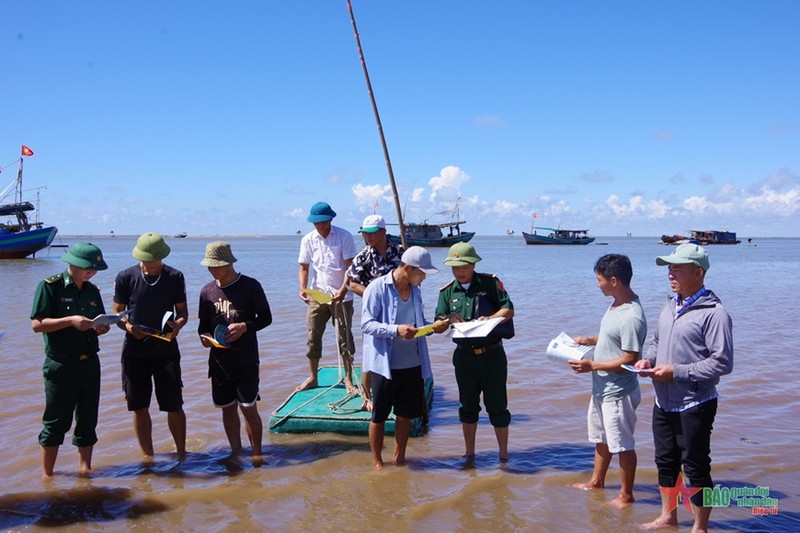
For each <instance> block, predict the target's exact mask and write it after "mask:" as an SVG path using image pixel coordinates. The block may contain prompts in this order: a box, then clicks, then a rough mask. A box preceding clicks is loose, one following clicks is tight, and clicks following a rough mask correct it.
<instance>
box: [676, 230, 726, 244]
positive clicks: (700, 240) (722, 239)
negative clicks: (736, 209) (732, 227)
mask: <svg viewBox="0 0 800 533" xmlns="http://www.w3.org/2000/svg"><path fill="white" fill-rule="evenodd" d="M690 234H691V236H689V237H685V236H683V235H671V236H670V235H662V236H661V242H662V243H663V244H687V243H690V244H701V245H703V246H707V245H709V244H739V243H740V242H742V241H741V240H739V239H737V238H736V232H734V231H727V230H726V231H719V230H691V231H690Z"/></svg>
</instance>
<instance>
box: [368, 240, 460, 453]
mask: <svg viewBox="0 0 800 533" xmlns="http://www.w3.org/2000/svg"><path fill="white" fill-rule="evenodd" d="M438 271H439V270H438V269H437V268H436V267H434V266H433V264H432V263H431V256H430V254H429V253H428V251H427V250H426V249H425V248H422V247H420V246H412V247H411V248H409V249H408V250H406V251H405V253H403V256H402V261H401V263H400V265H399V266H398V267H397V268H395V269H394V270H393V271H391V272H389V273H388V274H386V275H384V276H381V277H379V278H378V279H376V280H374V281H373V282H372V283H370V284H369V285H368V286H367V290H366V291H365V292H364V302H363V304H362V315H361V330H362V331H363V333H364V363H363V367H362V369H363V371H364V372H365V373H369V375H370V380H369V382H370V384H371V387H370V389H369V390H365V391H364V394H365V395H367V396H368V397H369V399H370V400H371V401H372V402H373V408H372V418H371V421H370V424H369V447H370V450H371V451H372V461H373V466H374V467H375V468H376V469H380V468H383V459H382V457H381V451H382V450H383V437H384V425H385V422H386V420H387V418H388V417H389V413H390V412H391V411H392V409H394V414H395V430H394V441H395V449H394V463H395V464H396V465H403V464H405V462H406V445H407V444H408V437H409V435H410V434H411V420H412V419H413V418H417V417H421V416H422V415H423V414H424V411H425V401H424V397H425V390H424V384H425V380H426V379H428V378H430V377H431V376H432V374H431V361H430V357H429V355H428V343H427V340H426V339H425V337H424V336H420V337H416V334H417V330H418V329H419V328H421V327H422V326H425V325H426V324H428V322H426V320H425V315H424V312H423V305H422V293H421V292H420V289H419V285H420V283H422V282H423V281H424V280H425V276H426V275H427V274H435V273H437V272H438ZM446 329H447V323H446V322H443V323H442V324H441V325H440V326H438V327H437V328H436V329H434V331H436V332H437V333H442V332H443V331H445V330H446Z"/></svg>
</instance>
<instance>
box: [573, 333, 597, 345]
mask: <svg viewBox="0 0 800 533" xmlns="http://www.w3.org/2000/svg"><path fill="white" fill-rule="evenodd" d="M572 340H573V341H575V344H580V345H581V346H591V345H592V338H591V337H587V336H586V335H579V336H577V337H575V338H574V339H572Z"/></svg>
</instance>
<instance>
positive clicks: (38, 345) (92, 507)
mask: <svg viewBox="0 0 800 533" xmlns="http://www.w3.org/2000/svg"><path fill="white" fill-rule="evenodd" d="M218 238H219V237H208V238H200V237H196V238H195V237H189V238H185V239H169V238H168V242H169V244H170V246H171V247H172V253H171V254H170V256H169V257H168V258H167V259H166V261H165V262H166V263H167V264H169V265H171V266H173V267H176V268H178V269H179V270H181V271H183V272H184V274H185V276H186V281H187V291H188V299H189V309H190V317H191V318H190V321H189V323H188V325H187V326H186V328H185V329H184V330H183V331H182V332H181V334H180V336H179V342H180V346H181V352H182V365H183V382H184V398H185V402H186V403H185V406H184V408H185V411H186V417H187V448H188V450H189V454H188V457H187V458H186V459H185V460H184V461H182V462H181V461H179V460H178V458H177V457H176V456H175V455H174V453H173V450H174V445H173V443H172V439H171V437H170V434H169V431H168V429H167V427H166V416H165V415H164V414H163V413H159V412H158V411H157V407H156V406H155V401H154V402H153V406H152V407H151V415H152V417H153V439H154V444H155V447H156V458H155V461H154V463H152V464H147V463H143V462H142V460H141V454H140V451H139V447H138V445H137V444H136V439H135V436H134V433H133V428H132V420H131V415H130V413H128V412H127V411H126V408H125V401H124V397H123V393H122V390H121V385H120V364H119V359H120V348H121V343H122V338H123V334H122V332H121V331H120V330H118V329H117V328H112V330H111V332H109V333H108V334H107V335H104V336H102V337H101V340H100V344H101V353H100V357H101V361H102V368H103V382H102V396H101V404H100V421H99V425H98V434H99V438H100V441H99V442H98V443H97V445H96V446H95V452H94V461H93V466H94V473H93V476H92V477H91V478H90V479H84V478H79V477H77V476H76V475H75V470H76V466H77V453H76V451H75V449H74V447H73V446H71V445H70V444H69V442H70V440H69V439H70V438H71V436H70V435H68V436H67V440H66V444H65V445H64V446H62V447H61V451H60V454H59V457H58V462H57V463H56V475H55V477H54V478H52V479H51V480H48V481H42V479H41V465H40V458H39V446H38V443H37V435H38V433H39V431H40V429H41V414H42V408H43V401H44V393H43V386H42V374H41V367H42V360H43V357H44V356H43V343H42V338H41V335H38V334H35V333H33V332H32V331H31V328H30V319H29V316H30V309H31V300H32V297H33V292H34V288H35V286H36V284H37V283H38V282H39V280H41V279H44V278H45V277H48V276H50V275H52V274H56V273H59V272H61V271H63V269H64V266H65V265H64V263H63V262H62V261H60V260H59V258H58V256H59V255H60V253H61V250H57V249H53V250H51V251H50V253H49V254H48V253H47V252H46V251H43V252H40V254H39V256H38V257H37V258H36V259H26V260H6V261H0V289H1V291H0V294H2V295H3V304H4V305H3V307H4V312H3V313H2V314H0V332H4V333H5V337H4V338H3V339H2V340H0V397H2V405H3V407H4V409H3V416H2V422H3V424H2V430H1V431H0V469H1V471H2V477H3V485H4V486H3V489H2V496H0V528H2V529H3V530H28V529H30V530H38V529H41V528H45V527H49V526H60V527H61V531H73V530H74V531H83V530H86V529H92V530H102V531H106V530H107V531H127V530H130V529H134V528H139V529H142V530H145V529H148V530H164V531H167V530H169V531H188V530H214V531H279V530H283V531H288V530H296V531H342V530H347V531H410V530H415V531H440V532H444V531H596V532H604V531H613V532H618V531H633V530H635V529H636V525H637V524H639V523H641V522H646V521H649V520H652V519H653V518H655V517H656V516H657V515H658V513H659V511H660V496H659V492H658V489H657V487H656V484H657V478H656V471H655V467H654V463H653V441H652V433H651V430H650V420H651V410H652V403H653V390H652V385H651V384H650V383H649V382H648V381H647V380H643V381H642V395H643V400H642V405H641V406H640V407H639V411H638V415H639V421H638V424H637V427H636V438H637V452H638V458H639V468H638V470H637V475H636V486H635V491H634V494H635V497H636V503H635V504H633V505H631V506H628V507H627V508H626V509H624V510H622V511H615V510H612V509H610V508H608V507H606V506H604V505H603V503H604V502H606V501H608V500H610V499H612V498H613V497H615V496H616V494H617V492H618V490H619V477H618V474H619V470H618V464H617V460H616V458H615V459H614V460H613V461H612V466H611V469H610V471H609V474H608V477H607V480H606V489H605V490H597V491H581V490H577V489H573V488H571V487H570V486H569V485H571V484H572V483H577V482H581V481H586V480H587V479H588V478H589V477H590V475H591V471H592V457H593V445H591V444H589V443H588V442H587V440H586V421H585V419H586V409H587V405H588V400H589V392H590V390H591V379H590V377H589V376H588V375H574V374H572V372H570V370H569V368H567V366H566V365H562V364H557V363H555V362H553V361H550V360H547V359H546V358H545V353H544V352H545V349H546V347H547V344H548V342H549V341H550V339H552V338H554V337H555V336H556V335H558V334H559V333H560V332H561V331H564V332H566V333H567V334H569V335H572V336H575V335H594V334H596V333H597V329H598V326H599V323H600V319H601V317H602V315H603V313H604V312H605V310H606V308H607V307H608V305H609V303H610V301H609V299H608V298H605V297H604V296H603V295H602V294H601V293H600V291H599V290H598V289H597V287H596V280H595V277H594V274H593V272H592V267H593V265H594V262H595V261H596V260H597V258H598V257H599V256H601V255H603V254H606V253H622V254H627V255H628V256H629V257H630V258H631V260H632V262H633V267H634V277H633V282H632V286H633V288H634V290H635V291H636V292H637V294H638V295H639V296H640V298H641V301H642V304H643V306H644V309H645V312H646V313H647V318H648V322H649V324H650V325H651V329H650V331H649V333H648V337H649V336H650V335H652V325H653V324H655V322H656V318H657V316H658V312H659V310H660V308H661V306H662V305H663V303H664V302H665V301H666V299H667V297H668V295H669V283H668V281H667V270H666V268H665V267H658V266H656V264H655V257H656V256H657V255H665V254H668V253H669V252H671V250H672V248H670V247H667V246H663V245H661V244H659V243H658V242H657V241H658V239H657V238H656V237H653V238H626V237H613V238H612V237H609V238H603V237H600V238H598V239H597V241H596V244H591V245H588V246H553V247H550V246H526V245H525V244H524V242H523V240H522V238H521V237H505V236H504V237H482V236H477V237H475V239H474V240H473V244H474V245H475V246H476V249H477V251H478V253H479V254H480V255H481V256H482V257H483V261H481V262H480V263H479V264H478V271H480V272H490V273H495V274H497V275H498V277H499V278H500V280H502V282H503V283H504V285H505V286H506V288H507V290H508V292H509V294H510V295H511V298H512V301H513V302H514V306H515V309H516V317H515V319H514V322H515V326H516V336H515V337H514V338H513V339H511V340H508V341H506V342H505V345H506V351H507V354H508V360H509V377H508V391H509V408H510V410H511V413H512V425H511V428H510V455H511V458H510V460H509V462H508V463H506V464H501V463H500V462H499V460H498V457H497V446H496V442H495V440H494V432H493V431H492V428H491V426H490V425H489V423H488V420H487V418H486V415H485V412H484V413H482V416H481V420H480V423H479V427H478V439H477V459H476V461H475V464H474V465H473V466H469V465H466V464H465V462H464V460H463V459H462V457H461V456H462V454H463V452H464V449H463V440H462V436H461V428H460V424H459V422H458V414H457V411H458V396H457V389H456V384H455V380H454V377H453V369H452V364H451V355H452V346H453V344H452V340H451V339H450V338H448V337H447V336H444V335H434V336H432V337H429V338H428V339H429V346H430V351H431V357H432V359H433V371H434V379H435V394H434V405H433V410H432V412H431V416H430V431H429V433H428V434H427V435H425V436H423V437H420V438H415V439H411V441H410V442H409V445H408V451H407V457H408V466H405V467H395V466H392V465H390V464H387V467H386V468H385V469H384V470H383V471H380V472H376V471H373V469H372V467H371V460H370V452H369V445H368V442H367V438H366V436H343V435H337V434H330V433H327V434H312V435H287V434H280V435H277V434H269V433H268V432H266V431H265V435H264V451H265V455H266V464H264V465H261V466H254V465H253V464H252V462H251V461H250V460H249V459H248V458H247V457H246V456H243V457H230V455H229V452H228V443H227V440H226V438H225V434H224V431H223V428H222V421H221V414H220V412H219V410H218V409H215V408H214V407H213V404H212V401H211V394H210V384H209V381H208V379H207V357H208V354H207V350H206V349H204V348H202V346H201V345H200V342H199V341H198V339H197V336H196V327H197V318H196V315H197V299H198V295H199V291H200V288H201V287H202V286H203V285H204V284H205V283H207V282H208V281H210V280H211V276H210V275H209V273H208V272H207V270H206V269H205V268H204V267H202V266H200V260H201V259H202V257H203V252H204V248H205V244H206V243H207V242H209V241H211V240H216V239H218ZM79 240H84V241H85V240H90V241H93V242H95V243H96V244H98V245H99V246H100V247H101V248H102V250H103V252H104V254H105V258H106V261H107V262H108V264H109V270H107V271H103V272H99V273H98V274H97V275H96V276H95V278H94V279H93V280H92V281H93V282H95V283H96V284H97V285H98V286H99V287H100V288H101V291H102V294H103V299H104V302H105V305H106V307H107V309H109V310H110V308H111V298H112V295H113V284H114V277H115V275H116V273H117V272H118V271H120V270H122V269H124V268H126V267H128V266H130V265H132V264H134V263H135V260H134V259H133V258H132V257H131V255H130V252H131V249H132V248H133V246H134V244H135V237H116V238H110V237H83V238H81V239H76V238H65V239H64V241H63V242H64V243H65V244H72V243H74V242H78V241H79ZM227 240H229V242H231V244H232V247H233V253H234V255H235V256H236V257H237V258H238V259H239V261H238V262H237V263H236V268H237V270H239V271H240V272H243V273H244V274H247V275H249V276H252V277H255V278H257V279H258V280H259V281H261V283H262V284H263V286H264V289H265V291H266V293H267V296H268V298H269V301H270V305H271V307H272V314H273V317H274V322H273V324H272V325H271V326H269V327H267V328H266V329H264V330H262V331H261V332H260V333H259V342H260V347H261V373H260V376H261V402H260V403H259V410H260V412H261V414H262V417H263V418H264V421H265V426H266V421H267V420H268V418H269V415H270V413H271V412H272V411H273V410H274V409H275V408H277V407H278V406H279V405H280V404H281V403H282V402H283V400H284V399H285V398H286V397H287V396H288V395H289V394H290V393H291V391H292V390H293V389H294V387H295V386H296V385H298V384H299V383H301V382H302V381H303V379H305V376H306V372H307V363H306V360H305V357H304V350H305V344H306V327H305V306H304V304H303V303H302V302H301V301H300V299H299V297H298V281H297V268H298V267H297V255H298V246H299V237H294V236H293V237H261V238H256V237H250V238H242V237H231V238H228V239H227ZM357 242H358V241H357ZM359 244H360V243H359ZM754 244H755V245H751V246H748V245H746V244H740V245H738V246H712V247H709V248H708V250H709V253H710V257H711V269H710V271H709V273H708V276H707V279H706V282H707V286H708V287H709V288H710V289H712V290H714V291H715V292H716V293H717V295H718V296H719V297H720V298H721V299H722V301H723V303H724V305H725V307H726V308H727V310H728V312H729V313H730V314H731V316H732V317H733V324H734V342H735V350H736V351H735V366H734V370H733V373H732V374H731V375H728V376H724V377H723V378H722V381H721V384H720V386H719V393H720V403H719V412H718V415H717V418H716V422H715V424H714V432H713V436H712V459H713V464H712V469H713V470H712V475H713V477H714V481H715V483H717V484H719V485H720V489H722V488H728V489H730V490H733V489H737V490H742V489H747V488H750V489H753V490H755V489H756V488H759V491H760V492H761V493H763V492H764V491H765V490H766V493H767V494H768V495H769V496H770V497H772V498H775V499H777V501H778V504H779V506H778V508H777V509H774V512H775V513H776V514H772V512H773V510H772V509H767V510H766V516H760V515H763V514H764V513H763V510H762V509H756V508H752V507H747V506H736V505H735V503H731V504H729V505H728V506H727V507H720V508H718V509H715V510H714V511H713V513H712V515H711V528H712V529H716V530H720V529H722V530H726V531H792V530H794V531H796V530H800V514H799V513H800V503H799V502H798V493H800V488H798V479H800V476H798V472H800V459H799V458H798V456H799V454H798V451H800V449H799V448H798V444H797V440H798V436H799V435H798V434H799V433H800V432H799V431H798V422H797V421H798V419H800V406H798V385H799V384H800V380H798V378H797V373H796V372H795V368H796V366H797V365H796V359H797V356H798V348H797V335H796V332H795V330H796V329H797V324H798V322H799V321H800V304H798V289H797V286H798V282H797V280H798V279H799V278H800V240H798V239H759V240H757V242H755V243H754ZM431 252H432V255H433V259H434V263H435V264H437V265H440V266H441V265H442V261H443V259H444V257H445V255H446V250H444V249H432V250H431ZM441 269H442V270H441V272H440V273H439V274H436V275H432V276H428V278H427V280H426V281H425V282H424V284H423V286H422V292H423V295H424V298H425V303H426V311H427V316H428V318H433V312H434V309H435V306H436V300H437V296H438V290H439V288H440V287H442V286H443V285H445V284H446V283H447V282H448V281H450V280H451V279H452V275H451V273H450V271H449V268H447V267H444V266H441ZM359 312H360V302H359V299H358V298H357V297H356V318H355V320H354V322H355V325H354V328H355V332H356V338H359V336H360V335H359V333H358V325H359V316H360V315H359ZM328 329H329V332H328V334H327V336H326V339H325V343H324V356H323V360H322V363H323V364H335V362H336V355H335V346H334V343H333V337H332V328H328ZM360 355H361V354H360V351H359V353H358V354H357V355H356V358H357V359H356V360H357V361H359V360H360ZM244 440H245V442H246V439H244ZM392 448H393V442H392V440H391V437H387V440H386V444H385V448H384V458H385V459H389V458H390V457H391V453H392ZM678 516H679V519H680V522H681V526H680V529H681V530H688V529H689V528H690V527H691V526H690V525H691V521H692V516H691V513H690V511H688V510H686V509H685V508H683V507H681V508H680V509H679V514H678Z"/></svg>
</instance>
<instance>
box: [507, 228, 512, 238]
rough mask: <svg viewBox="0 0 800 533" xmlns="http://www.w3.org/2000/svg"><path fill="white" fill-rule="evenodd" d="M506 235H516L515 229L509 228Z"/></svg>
mask: <svg viewBox="0 0 800 533" xmlns="http://www.w3.org/2000/svg"><path fill="white" fill-rule="evenodd" d="M506 235H508V236H509V237H513V236H514V230H513V229H507V230H506Z"/></svg>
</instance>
